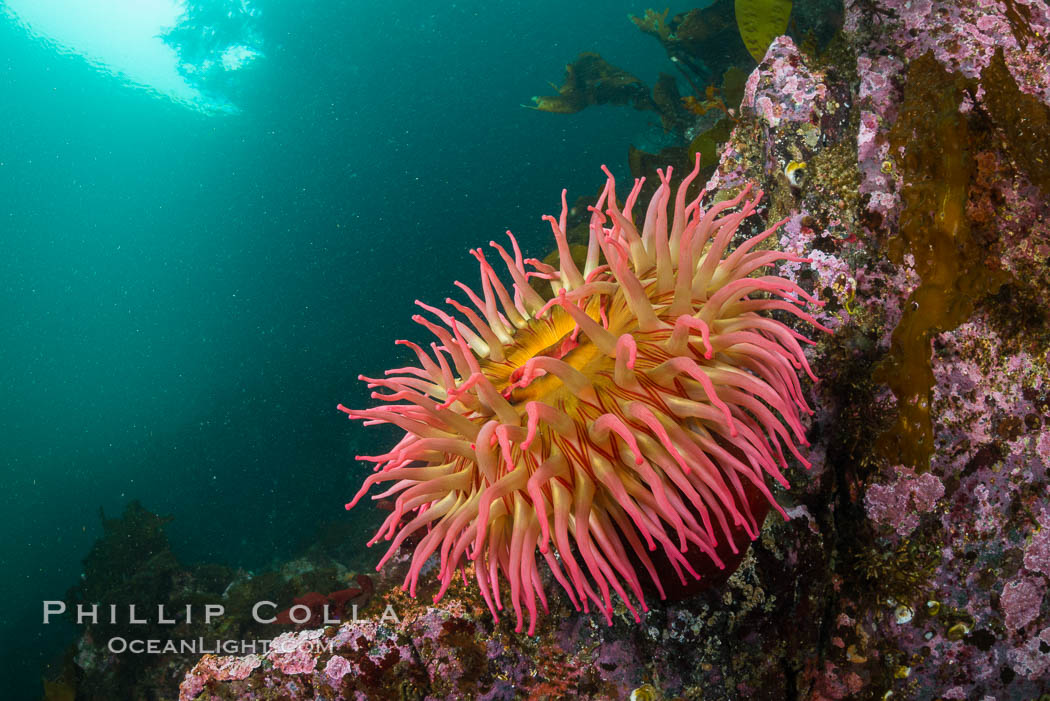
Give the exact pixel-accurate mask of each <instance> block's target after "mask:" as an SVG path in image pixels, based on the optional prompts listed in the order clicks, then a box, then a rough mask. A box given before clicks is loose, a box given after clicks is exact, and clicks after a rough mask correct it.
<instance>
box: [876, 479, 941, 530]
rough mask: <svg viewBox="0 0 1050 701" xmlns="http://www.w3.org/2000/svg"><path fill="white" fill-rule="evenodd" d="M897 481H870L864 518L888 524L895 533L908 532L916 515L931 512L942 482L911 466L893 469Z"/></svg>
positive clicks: (939, 495) (916, 523)
mask: <svg viewBox="0 0 1050 701" xmlns="http://www.w3.org/2000/svg"><path fill="white" fill-rule="evenodd" d="M896 470H897V480H896V481H895V482H893V483H891V484H874V485H872V486H871V488H870V489H868V493H867V494H866V495H865V497H864V505H865V507H866V508H867V511H868V518H870V519H871V520H872V521H874V522H876V523H879V524H882V525H884V526H891V527H892V528H893V529H894V530H895V531H896V532H897V535H908V534H909V533H911V532H912V531H913V530H915V528H916V527H917V526H918V525H919V515H920V514H922V513H926V512H928V511H931V510H932V509H933V508H934V506H935V505H936V503H937V500H938V499H940V498H941V497H943V496H944V485H943V484H942V483H941V481H940V480H939V479H938V478H937V477H936V476H935V475H932V474H929V473H926V474H922V475H916V474H915V471H914V470H912V469H911V468H907V467H904V466H903V465H900V466H898V467H897V468H896Z"/></svg>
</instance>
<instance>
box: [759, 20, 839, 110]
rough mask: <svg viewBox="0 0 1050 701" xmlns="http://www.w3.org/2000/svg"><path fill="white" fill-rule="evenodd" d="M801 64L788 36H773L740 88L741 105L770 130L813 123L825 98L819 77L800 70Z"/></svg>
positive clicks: (820, 76)
mask: <svg viewBox="0 0 1050 701" xmlns="http://www.w3.org/2000/svg"><path fill="white" fill-rule="evenodd" d="M802 64H803V61H802V57H801V55H800V54H799V51H798V49H797V48H796V47H795V42H793V41H792V40H791V39H790V37H786V36H782V37H777V38H776V39H774V40H773V43H772V44H770V46H769V50H768V51H767V52H766V57H765V59H763V61H762V65H763V67H764V70H761V71H754V72H753V73H752V74H751V76H750V77H749V78H748V80H747V84H746V85H745V86H744V100H743V102H742V105H743V106H745V107H747V108H749V109H751V110H752V111H753V112H754V113H755V114H757V115H758V116H759V117H761V118H762V119H763V120H765V122H766V123H767V124H768V125H769V126H771V127H777V126H779V125H780V123H781V122H784V121H788V122H814V121H816V120H815V113H816V112H815V109H816V106H817V105H819V104H820V103H821V102H823V101H824V99H825V98H826V97H827V86H826V85H825V84H824V80H823V74H822V73H820V72H819V71H816V72H810V71H809V70H806V69H805V68H803V67H802Z"/></svg>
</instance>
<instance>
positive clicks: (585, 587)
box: [339, 155, 823, 634]
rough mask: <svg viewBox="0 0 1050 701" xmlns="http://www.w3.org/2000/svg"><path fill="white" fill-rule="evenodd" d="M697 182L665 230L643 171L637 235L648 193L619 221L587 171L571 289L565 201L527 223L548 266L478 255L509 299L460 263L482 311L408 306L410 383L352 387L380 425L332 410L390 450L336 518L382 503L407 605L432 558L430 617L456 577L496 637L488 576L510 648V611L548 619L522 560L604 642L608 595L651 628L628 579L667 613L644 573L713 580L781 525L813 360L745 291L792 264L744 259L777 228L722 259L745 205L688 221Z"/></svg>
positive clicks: (779, 286)
mask: <svg viewBox="0 0 1050 701" xmlns="http://www.w3.org/2000/svg"><path fill="white" fill-rule="evenodd" d="M699 168H700V159H699V155H698V156H697V161H696V167H695V168H694V169H693V171H692V172H691V173H690V174H689V175H688V176H687V177H686V178H685V179H684V180H683V181H682V182H681V184H680V185H679V186H678V190H677V193H676V194H675V196H674V205H673V209H672V211H671V212H670V214H669V213H668V204H669V203H670V200H671V198H672V190H671V170H672V169H671V168H667V170H666V172H663V171H657V172H658V174H659V176H660V185H659V187H658V188H657V190H656V192H655V194H654V195H653V197H652V199H651V200H650V202H649V206H648V209H647V211H646V214H645V218H644V224H642V226H640V227H639V226H637V225H636V224H635V219H634V216H633V214H632V210H633V209H634V205H635V202H636V200H637V199H638V197H639V194H640V193H641V190H642V185H643V180H644V179H643V180H636V181H635V183H634V187H633V188H632V189H631V192H630V194H629V195H628V196H627V199H626V201H624V203H623V207H622V208H621V207H620V205H619V203H618V200H617V198H616V182H615V180H614V179H613V176H612V174H611V173H610V172H609V171H608V169H606V168H604V167H603V170H604V171H605V174H606V176H607V180H606V184H605V188H604V190H603V191H602V193H601V196H600V197H599V198H598V202H597V203H596V204H595V205H594V206H593V207H590V208H589V210H590V235H589V241H588V246H587V253H586V259H585V260H584V261H583V267H582V270H581V269H580V267H579V266H578V264H577V262H575V261H574V260H573V256H572V251H571V249H570V245H569V241H568V238H567V235H566V222H567V218H568V213H569V208H568V206H567V203H566V199H565V191H562V197H561V202H562V207H561V216H560V218H558V219H555V218H554V217H551V216H545V217H544V219H545V220H546V221H548V222H549V223H550V225H551V228H552V229H553V231H554V239H555V241H556V242H557V248H558V254H559V255H558V265H557V266H556V267H555V266H551V265H547V264H545V263H542V262H540V261H538V260H534V259H527V260H523V258H522V254H521V250H520V248H519V247H518V243H517V241H516V240H515V238H514V236H513V235H512V234H511V233H510V232H507V236H508V238H509V241H510V249H511V250H510V251H509V252H508V250H507V249H505V248H504V247H503V246H501V245H500V244H498V243H496V242H490V244H489V245H490V246H492V247H493V248H494V249H495V250H496V252H497V253H498V254H499V257H500V258H502V260H503V262H504V263H505V264H506V268H507V271H508V273H509V276H510V278H511V279H512V281H513V285H512V290H513V292H511V290H508V288H507V287H506V286H505V285H504V283H503V282H502V281H501V280H500V277H499V276H498V275H497V273H496V271H495V270H494V269H493V267H492V266H491V265H490V263H489V261H488V260H486V258H485V255H484V253H483V252H482V250H481V249H476V250H472V251H471V254H472V255H473V256H474V257H475V258H477V260H478V262H479V263H480V266H481V294H480V295H479V294H478V293H476V292H475V291H474V290H472V289H471V288H470V287H468V286H466V285H464V284H462V283H460V282H456V283H455V284H456V286H457V287H458V288H460V290H462V292H463V293H464V295H465V296H466V298H467V301H468V302H469V303H461V302H458V301H455V300H453V299H446V300H445V302H446V303H447V304H448V305H449V306H450V307H451V310H450V311H445V310H442V309H439V308H437V307H433V306H430V305H427V304H424V303H422V302H419V301H417V302H416V304H418V305H419V306H420V307H422V308H423V309H424V310H426V311H427V312H429V313H430V314H431V315H432V319H428V318H425V317H423V316H420V315H416V316H414V317H413V320H414V321H416V322H418V323H419V324H421V325H423V326H424V327H426V328H427V329H428V330H429V331H431V332H432V333H433V334H434V336H435V337H436V338H437V342H432V343H431V344H430V352H429V353H428V352H427V351H426V350H425V349H423V348H422V347H420V346H419V345H417V344H415V343H412V342H410V341H397V343H398V344H400V345H404V346H407V347H409V348H410V349H412V351H414V353H415V355H416V357H417V358H418V360H419V365H418V366H408V367H403V368H398V369H395V370H388V371H387V372H386V377H384V378H369V377H363V376H362V377H361V379H362V380H364V381H365V382H367V383H368V386H369V387H370V388H372V389H382V390H386V392H374V393H373V394H372V397H373V398H375V399H378V400H382V401H383V402H384V404H382V405H380V406H377V407H374V408H371V409H364V410H351V409H347V408H346V407H344V406H342V405H340V406H339V409H340V410H341V411H344V412H346V413H347V414H348V415H349V416H350V418H353V419H364V420H365V423H366V425H367V424H379V423H387V424H394V425H395V426H397V427H398V428H400V429H402V430H404V432H405V436H404V437H403V438H402V439H401V441H400V442H399V443H398V444H397V445H396V446H395V447H394V448H393V449H392V450H391V451H390V452H388V453H385V454H383V455H378V456H365V457H361V458H359V459H361V460H366V461H370V462H374V463H377V465H376V468H375V472H374V473H373V474H372V475H370V476H369V477H368V478H367V479H366V480H365V482H364V485H363V486H362V487H361V490H360V491H359V492H358V494H357V495H356V496H355V497H354V499H353V500H352V501H351V502H350V503H349V504H347V505H346V508H348V509H349V508H352V507H353V506H354V505H355V504H356V503H357V502H358V500H359V499H360V498H361V497H362V496H363V495H364V494H365V493H366V492H367V491H368V490H369V488H371V487H372V486H373V485H375V484H378V483H381V482H393V483H394V484H393V486H391V487H390V488H389V489H387V490H386V491H385V492H383V493H382V494H378V495H376V496H374V497H373V499H385V498H388V497H393V496H395V495H396V501H395V503H394V506H393V510H392V512H391V513H390V515H389V516H388V517H387V519H386V521H385V522H384V523H383V525H382V526H381V527H380V529H379V532H378V533H377V534H376V535H375V537H374V538H373V539H372V540H371V541H370V542H369V545H372V544H373V543H375V542H377V541H379V540H387V541H390V540H392V541H393V542H392V543H391V545H390V548H389V550H388V551H387V552H386V554H385V556H384V557H383V558H382V560H381V561H380V563H379V567H377V569H381V568H382V567H383V565H384V564H385V563H386V562H387V561H388V560H389V559H390V558H391V556H393V554H394V553H395V552H396V551H397V550H398V549H399V548H400V546H401V545H402V544H403V543H405V540H406V539H407V538H409V537H410V536H414V538H415V539H416V540H418V542H417V543H416V544H415V551H414V553H413V555H412V558H411V563H410V565H409V570H408V574H407V576H406V578H405V583H404V587H405V588H406V589H407V590H408V591H409V592H410V593H411V595H413V596H415V593H416V586H417V583H418V580H419V576H420V572H421V570H422V568H423V566H424V564H425V563H426V562H427V560H428V559H429V558H430V557H431V556H432V555H434V554H435V553H438V554H439V557H440V567H439V570H438V574H437V577H438V580H439V581H440V588H439V590H438V592H437V594H436V595H435V597H434V600H435V601H437V600H438V599H440V598H441V596H442V595H443V594H444V593H445V591H446V590H447V588H448V586H449V584H450V583H451V581H452V578H453V576H454V575H455V574H456V573H457V572H462V576H463V577H464V578H465V577H466V576H467V573H468V572H469V571H470V570H471V566H470V565H471V564H472V570H473V576H474V578H475V579H476V580H477V584H478V587H479V588H480V591H481V594H482V595H483V596H484V598H485V600H486V602H487V604H488V607H489V609H490V610H491V611H492V614H493V616H494V617H496V618H497V619H498V614H497V610H502V608H503V604H502V601H501V593H500V581H501V575H502V577H504V578H505V579H506V580H507V582H508V583H509V589H510V591H509V593H510V603H511V604H512V605H513V607H514V611H515V613H516V617H517V628H516V630H517V631H520V630H521V629H522V607H524V608H525V609H526V610H527V611H528V620H529V623H528V630H529V633H530V634H531V633H532V632H533V631H534V628H535V622H536V612H537V606H536V601H537V599H538V600H539V602H540V604H541V605H542V606H543V608H544V609H545V610H546V609H547V601H546V597H545V594H544V586H543V581H542V578H541V573H540V569H539V567H538V565H537V553H539V555H542V556H543V559H544V560H546V562H547V566H548V567H549V569H550V574H551V575H552V576H553V578H554V579H555V580H557V582H558V583H559V584H560V585H561V587H562V588H564V590H565V591H566V592H567V593H568V596H569V599H570V600H571V601H572V603H573V605H574V606H575V607H576V609H577V610H580V608H581V605H582V608H583V610H584V611H587V610H589V602H593V603H594V605H595V607H596V608H597V609H598V610H600V611H602V612H603V614H604V615H605V617H606V619H607V620H608V621H609V622H610V623H611V620H612V619H611V616H612V610H613V605H612V599H611V594H610V589H612V590H614V591H615V592H616V594H618V595H619V597H620V598H621V599H622V600H623V601H624V603H625V605H626V606H627V608H628V609H629V610H630V611H631V613H632V614H633V615H634V617H635V619H636V620H640V617H639V614H638V610H637V609H636V608H635V605H634V604H633V603H632V601H631V597H630V596H629V595H628V593H627V589H629V590H630V592H631V593H632V594H633V595H634V598H635V599H636V600H637V602H638V603H639V605H640V608H641V609H642V610H647V609H646V604H645V599H644V596H643V592H642V581H641V579H640V577H639V573H638V572H639V570H644V571H645V574H646V575H647V577H648V579H649V580H650V581H651V582H652V585H653V586H654V587H655V589H656V591H657V592H658V593H659V595H660V596H661V598H663V597H664V584H663V582H662V581H661V570H662V571H663V576H667V573H668V571H669V570H670V571H671V572H673V575H674V576H675V577H677V578H678V579H679V581H680V583H685V582H686V581H687V577H689V578H691V579H692V580H696V579H699V578H700V576H701V575H700V574H699V573H698V572H697V569H698V568H697V567H694V564H695V563H696V562H697V555H699V556H700V557H702V558H704V560H705V562H706V563H707V564H713V565H714V567H724V563H723V561H722V558H720V556H719V553H718V551H719V549H720V547H722V546H725V545H726V544H727V543H728V547H729V549H730V550H732V551H733V552H737V547H736V545H735V539H734V534H737V535H739V534H740V532H743V533H745V534H746V535H747V536H748V537H749V538H750V539H752V540H753V539H755V538H757V537H758V533H759V528H760V524H761V516H764V515H765V511H766V510H768V507H767V506H766V503H767V502H768V505H769V506H771V507H772V508H774V509H776V510H777V511H779V512H780V513H781V514H782V515H784V517H785V518H786V517H787V516H786V514H785V513H784V511H783V509H782V508H781V507H780V506H779V505H778V504H777V502H776V500H775V499H774V498H773V495H772V494H771V493H770V490H769V488H768V487H767V485H766V480H765V475H766V474H769V475H770V476H772V477H773V479H775V480H776V481H777V482H779V483H780V484H781V485H783V486H784V487H787V486H788V483H787V480H785V478H784V476H783V474H782V473H781V468H785V467H787V460H786V459H785V455H784V446H786V447H787V450H788V451H789V452H790V453H792V454H793V455H794V456H795V457H796V458H797V459H798V460H799V462H801V463H802V464H804V465H806V466H807V467H808V466H809V463H807V462H806V460H805V458H803V456H802V455H801V454H800V453H799V450H798V447H797V446H798V445H807V443H806V439H805V432H804V429H803V426H802V422H801V421H800V412H807V413H812V412H811V410H810V409H809V407H808V406H807V405H806V402H805V399H804V398H803V391H802V388H801V386H800V383H799V379H798V374H797V373H798V371H800V370H802V371H805V372H806V373H807V374H808V375H809V376H810V377H811V378H812V379H813V380H816V378H815V377H814V376H813V373H812V371H811V370H810V367H809V364H808V363H807V361H806V357H805V355H804V353H803V349H802V346H801V344H802V343H812V341H810V340H809V339H808V338H806V337H805V336H803V335H802V334H800V333H798V332H797V331H795V330H794V329H792V328H791V327H790V326H788V325H787V324H785V323H784V321H782V320H780V319H777V318H774V316H780V317H783V318H784V319H789V318H790V317H791V316H793V317H795V318H797V319H800V320H802V321H804V322H806V323H808V324H810V325H813V326H815V327H818V328H823V327H821V326H820V325H819V324H818V323H817V322H816V321H815V320H814V319H813V317H812V316H810V315H809V314H807V313H806V312H805V311H804V308H805V305H806V303H807V302H809V303H812V304H819V302H818V301H817V300H816V299H814V298H813V297H812V296H811V295H810V294H808V293H807V292H806V291H804V290H803V289H802V288H800V287H799V286H798V285H797V284H795V283H794V282H791V281H789V280H786V279H784V278H782V277H777V276H774V275H761V274H759V271H761V270H762V269H764V268H767V267H769V266H771V265H772V264H774V263H776V262H777V261H781V260H788V261H799V262H807V259H804V258H799V257H797V256H793V255H789V254H785V253H781V252H778V251H773V250H763V249H760V248H759V244H760V243H761V242H762V241H764V240H765V239H766V238H768V237H769V236H770V235H771V234H773V233H774V232H775V231H776V230H777V228H778V227H779V226H780V225H781V224H783V222H778V223H777V224H774V225H773V226H771V227H770V228H768V229H766V230H765V231H762V232H761V233H759V234H758V235H756V236H751V237H750V238H746V239H744V240H742V241H741V242H740V243H739V244H738V245H736V247H735V248H731V247H730V244H731V243H732V242H733V240H734V238H735V237H737V235H738V234H741V232H740V225H741V223H742V222H743V221H744V220H745V219H746V218H747V217H748V216H749V215H751V214H752V213H753V212H754V211H755V208H756V207H757V205H758V203H759V201H760V199H761V196H762V193H761V192H758V193H757V194H755V195H753V196H752V194H751V188H750V186H748V187H746V188H744V189H743V190H742V191H741V192H740V193H739V194H737V195H736V196H735V197H732V198H730V199H726V200H723V201H721V202H718V203H716V204H713V205H711V206H710V207H709V208H708V209H706V210H705V209H703V208H702V207H701V200H702V199H703V198H704V196H705V194H706V192H705V191H701V192H700V193H699V195H698V196H696V197H695V198H694V199H692V200H691V201H689V202H688V203H687V190H688V188H689V185H690V184H691V183H692V182H693V180H694V179H696V177H697V175H698V174H699ZM741 238H743V236H741ZM581 248H582V247H581ZM534 283H536V284H535V286H534ZM471 305H472V306H471ZM453 313H458V314H459V315H460V317H458V318H457V317H455V316H453ZM755 494H758V495H760V496H759V497H758V498H759V499H760V500H761V503H762V505H763V507H764V508H763V509H762V510H761V516H760V518H758V519H756V516H755V511H758V509H753V508H752V502H753V501H754V498H753V495H755ZM749 495H751V498H749ZM744 542H745V543H746V542H748V541H746V540H745V541H744ZM654 551H656V552H654ZM722 551H723V552H724V547H723V549H722ZM650 553H653V554H654V556H656V555H659V559H660V560H661V561H662V563H663V565H665V566H664V567H658V566H657V564H654V559H653V558H652V557H650ZM667 565H669V566H667Z"/></svg>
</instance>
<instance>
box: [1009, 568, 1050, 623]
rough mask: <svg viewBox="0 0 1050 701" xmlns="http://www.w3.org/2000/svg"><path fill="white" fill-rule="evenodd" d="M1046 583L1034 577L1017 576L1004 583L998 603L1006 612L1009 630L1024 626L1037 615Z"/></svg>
mask: <svg viewBox="0 0 1050 701" xmlns="http://www.w3.org/2000/svg"><path fill="white" fill-rule="evenodd" d="M1045 593H1046V585H1045V584H1044V583H1043V581H1042V580H1041V579H1036V578H1035V577H1018V578H1016V579H1012V580H1010V581H1009V582H1007V583H1006V586H1004V587H1003V591H1002V594H1000V596H999V603H1000V605H1001V606H1002V607H1003V613H1005V614H1006V621H1005V623H1006V627H1007V628H1008V629H1010V630H1017V629H1019V628H1024V627H1025V626H1026V625H1028V624H1029V623H1031V622H1032V621H1034V620H1035V619H1036V617H1038V616H1039V608H1040V606H1042V604H1043V594H1045Z"/></svg>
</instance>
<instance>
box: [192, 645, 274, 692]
mask: <svg viewBox="0 0 1050 701" xmlns="http://www.w3.org/2000/svg"><path fill="white" fill-rule="evenodd" d="M261 664H262V657H260V656H259V655H245V656H244V657H225V656H219V657H217V656H215V655H205V656H204V657H202V658H201V660H200V662H198V663H197V665H196V666H195V667H194V668H193V669H192V670H190V671H189V672H187V673H186V678H185V679H184V680H183V682H182V684H181V685H180V687H179V701H191V699H195V698H197V696H198V695H200V693H201V691H203V690H204V686H205V684H206V683H207V682H208V681H216V682H226V681H239V680H241V679H247V678H248V677H249V676H250V675H251V673H252V672H253V671H255V669H257V668H258V667H259V665H261Z"/></svg>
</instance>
